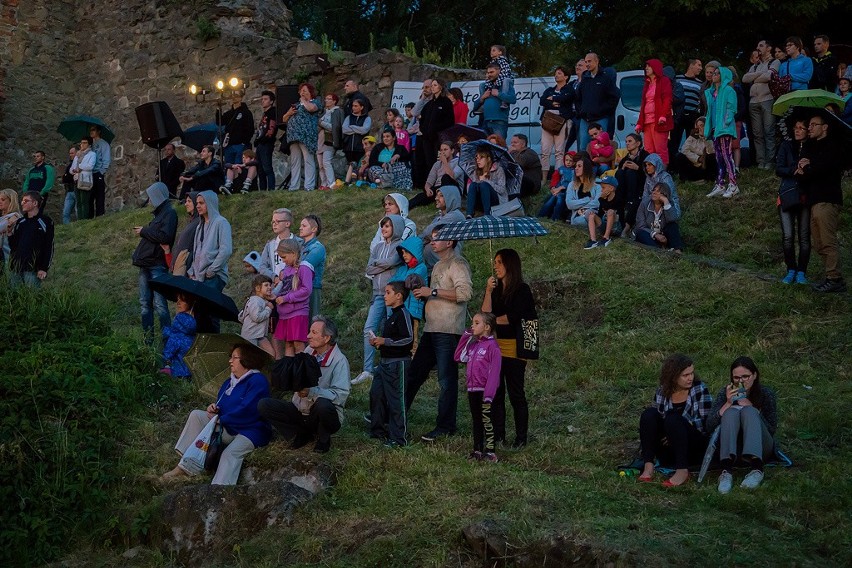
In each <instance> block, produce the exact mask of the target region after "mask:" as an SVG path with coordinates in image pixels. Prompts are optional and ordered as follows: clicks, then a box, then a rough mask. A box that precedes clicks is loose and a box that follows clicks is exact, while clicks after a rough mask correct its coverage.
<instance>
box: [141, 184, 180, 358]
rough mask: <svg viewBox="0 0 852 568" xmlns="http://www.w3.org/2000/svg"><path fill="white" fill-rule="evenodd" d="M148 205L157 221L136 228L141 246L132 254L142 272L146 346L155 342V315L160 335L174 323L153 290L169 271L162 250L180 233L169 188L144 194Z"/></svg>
mask: <svg viewBox="0 0 852 568" xmlns="http://www.w3.org/2000/svg"><path fill="white" fill-rule="evenodd" d="M145 193H147V194H148V201H149V203H150V204H151V206H152V207H153V208H154V218H153V219H152V220H151V222H150V223H148V224H147V225H145V226H144V227H134V228H133V232H134V233H136V234H137V235H138V236H139V244H138V245H136V250H135V251H133V266H136V267H138V268H139V305H140V306H141V307H142V311H141V316H142V331H143V332H144V335H145V343H147V344H148V345H151V343H153V341H154V313H155V312H156V314H157V318H159V320H160V331H162V330H164V329H166V328H167V327H168V326H169V324H170V323H171V318H170V317H169V306H168V304H167V303H166V299H165V298H164V297H163V295H162V294H160V293H159V292H154V291H153V290H152V289H151V280H153V279H154V278H156V277H157V276H159V275H161V274H166V273H167V272H168V270H169V266H168V263H167V262H166V253H165V249H164V248H163V247H164V246H165V247H168V249H169V250H171V247H172V246H173V245H174V244H175V235H176V233H177V222H178V220H177V213H175V210H174V209H173V208H172V204H171V202H170V201H169V188H168V187H166V184H164V183H162V182H159V181H158V182H156V183H154V184H152V185H151V186H150V187H149V188H148V189H146V190H145Z"/></svg>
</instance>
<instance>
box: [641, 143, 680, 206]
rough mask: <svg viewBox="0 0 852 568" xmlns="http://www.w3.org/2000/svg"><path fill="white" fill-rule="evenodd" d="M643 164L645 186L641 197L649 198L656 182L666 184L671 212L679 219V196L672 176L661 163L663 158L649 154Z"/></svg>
mask: <svg viewBox="0 0 852 568" xmlns="http://www.w3.org/2000/svg"><path fill="white" fill-rule="evenodd" d="M644 165H645V187H644V188H643V189H642V199H643V200H645V199H648V198H650V195H651V192H652V191H653V190H654V186H655V185H657V184H658V183H664V184H666V185H667V186H668V187H669V192H670V193H671V196H670V197H669V200H670V201H671V204H672V207H673V208H674V211H673V212H672V213H673V214H675V215H676V218H677V219H680V198H679V197H678V194H677V186H676V185H675V181H674V178H673V177H672V176H671V174H670V173H669V172H667V171H666V165H665V164H664V163H663V160H661V159H660V156H659V155H657V154H649V155H648V157H647V158H645V162H644Z"/></svg>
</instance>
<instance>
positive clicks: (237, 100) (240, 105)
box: [167, 93, 254, 185]
mask: <svg viewBox="0 0 852 568" xmlns="http://www.w3.org/2000/svg"><path fill="white" fill-rule="evenodd" d="M216 123H217V124H219V125H221V126H222V128H224V129H225V139H224V144H223V146H224V147H225V153H224V156H223V160H224V162H225V163H226V164H241V163H242V159H243V150H245V149H246V148H249V147H250V145H251V137H252V136H253V135H254V115H252V113H251V111H250V110H249V107H248V105H246V103H244V102H243V97H242V95H240V94H239V93H235V94H234V96H233V97H232V98H231V108H230V109H228V110H227V111H225V112H224V113H222V114H221V115H220V114H219V111H218V110H217V111H216ZM167 185H168V184H167Z"/></svg>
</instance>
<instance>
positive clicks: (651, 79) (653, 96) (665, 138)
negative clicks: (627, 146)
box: [636, 59, 674, 166]
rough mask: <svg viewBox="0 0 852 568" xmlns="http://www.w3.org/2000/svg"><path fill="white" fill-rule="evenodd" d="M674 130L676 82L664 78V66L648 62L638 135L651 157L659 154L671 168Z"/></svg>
mask: <svg viewBox="0 0 852 568" xmlns="http://www.w3.org/2000/svg"><path fill="white" fill-rule="evenodd" d="M673 128H674V115H673V114H672V82H671V81H670V80H669V78H668V77H666V76H665V75H663V62H662V61H660V60H659V59H649V60H648V61H646V62H645V87H644V88H643V89H642V106H641V107H640V110H639V122H637V123H636V132H641V133H642V139H643V140H644V141H645V149H646V150H647V151H648V153H649V154H659V156H660V158H662V160H663V163H664V164H665V165H667V166H668V165H669V148H668V143H669V132H670V131H671V130H672V129H673Z"/></svg>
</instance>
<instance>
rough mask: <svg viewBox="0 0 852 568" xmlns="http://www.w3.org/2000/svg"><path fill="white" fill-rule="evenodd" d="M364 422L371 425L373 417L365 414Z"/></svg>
mask: <svg viewBox="0 0 852 568" xmlns="http://www.w3.org/2000/svg"><path fill="white" fill-rule="evenodd" d="M364 422H366V423H367V424H372V423H373V415H372V414H370V413H369V412H367V413H365V414H364Z"/></svg>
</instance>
